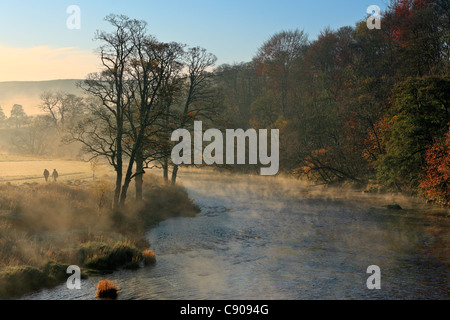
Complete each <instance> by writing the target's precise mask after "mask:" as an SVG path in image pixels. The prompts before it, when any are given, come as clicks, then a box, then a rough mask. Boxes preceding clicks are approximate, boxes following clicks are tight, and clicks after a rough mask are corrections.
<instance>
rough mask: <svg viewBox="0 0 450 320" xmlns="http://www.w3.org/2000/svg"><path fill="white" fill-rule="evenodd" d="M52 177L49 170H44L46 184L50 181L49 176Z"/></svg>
mask: <svg viewBox="0 0 450 320" xmlns="http://www.w3.org/2000/svg"><path fill="white" fill-rule="evenodd" d="M49 175H50V172H48V170H47V169H45V170H44V178H45V182H47V181H48V176H49Z"/></svg>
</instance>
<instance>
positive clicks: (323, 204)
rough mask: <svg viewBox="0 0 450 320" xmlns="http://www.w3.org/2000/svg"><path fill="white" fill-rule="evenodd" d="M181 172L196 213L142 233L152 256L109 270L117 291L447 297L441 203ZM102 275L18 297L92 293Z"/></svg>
mask: <svg viewBox="0 0 450 320" xmlns="http://www.w3.org/2000/svg"><path fill="white" fill-rule="evenodd" d="M181 181H182V183H183V184H184V186H185V187H186V188H187V189H188V191H189V194H190V196H191V197H192V198H193V199H195V201H196V203H197V204H199V205H200V206H201V208H202V211H201V213H200V214H199V215H198V216H197V217H195V218H176V219H171V220H168V221H165V222H162V223H161V224H160V225H159V226H158V227H156V228H154V229H152V230H151V231H149V232H148V234H147V237H148V239H149V241H150V243H151V244H152V248H151V249H153V250H154V251H155V252H156V254H157V263H156V264H155V265H154V266H152V267H146V268H141V269H139V270H136V271H125V270H124V271H118V272H115V273H114V274H111V275H108V278H109V279H110V280H115V281H117V283H118V285H119V286H120V288H121V291H120V294H119V298H120V299H448V298H450V293H449V287H450V286H449V284H450V283H449V275H450V252H449V243H450V236H449V219H450V218H448V217H447V213H445V212H439V211H430V212H426V211H425V209H423V208H417V207H416V204H413V203H409V204H404V203H402V206H404V207H405V208H406V210H400V211H391V210H387V209H384V208H382V207H381V206H382V205H383V204H387V203H383V202H382V201H385V199H384V200H383V199H375V198H373V197H370V198H368V197H364V196H361V195H357V194H354V195H352V194H349V195H347V197H349V198H347V199H346V197H345V196H343V195H342V194H331V193H330V194H329V195H328V196H324V194H322V193H319V192H313V189H311V188H307V187H305V186H302V185H301V184H300V183H296V182H291V181H288V180H286V181H285V180H283V179H272V178H266V177H245V176H244V177H238V178H237V177H235V176H226V175H224V176H218V175H214V176H213V177H211V176H210V175H208V174H203V173H202V174H200V173H198V172H197V173H195V174H194V173H190V174H189V173H185V174H184V175H183V176H181ZM358 197H360V199H358ZM355 199H356V200H355ZM350 200H355V201H350ZM369 200H370V201H369ZM369 265H378V266H379V267H380V268H381V290H368V289H367V287H366V280H367V278H368V276H369V274H367V273H366V270H367V267H368V266H369ZM99 279H101V278H98V277H91V278H89V279H86V280H82V289H81V290H68V289H67V288H66V286H65V284H63V285H61V286H58V287H56V288H53V289H50V290H42V291H39V292H37V293H34V294H32V295H28V296H26V297H24V298H25V299H95V292H96V289H95V286H96V284H97V282H98V281H99Z"/></svg>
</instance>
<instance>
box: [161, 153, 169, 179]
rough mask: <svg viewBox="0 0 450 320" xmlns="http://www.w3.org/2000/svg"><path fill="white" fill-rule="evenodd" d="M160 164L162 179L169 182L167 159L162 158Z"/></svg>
mask: <svg viewBox="0 0 450 320" xmlns="http://www.w3.org/2000/svg"><path fill="white" fill-rule="evenodd" d="M162 166H163V176H164V181H165V182H166V183H169V160H168V159H167V158H164V163H163V165H162Z"/></svg>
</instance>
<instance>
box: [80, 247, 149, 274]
mask: <svg viewBox="0 0 450 320" xmlns="http://www.w3.org/2000/svg"><path fill="white" fill-rule="evenodd" d="M78 256H79V258H80V260H81V263H82V265H83V266H85V267H86V268H89V269H96V270H102V271H112V270H115V269H116V268H118V267H126V268H127V267H128V268H132V267H135V266H136V264H137V263H139V262H140V261H142V253H141V252H140V251H139V250H138V249H137V248H136V247H135V246H133V245H132V244H131V243H129V242H124V241H118V242H116V243H114V244H112V245H111V244H107V243H104V242H95V241H93V242H88V243H84V244H82V245H81V246H80V249H79V251H78Z"/></svg>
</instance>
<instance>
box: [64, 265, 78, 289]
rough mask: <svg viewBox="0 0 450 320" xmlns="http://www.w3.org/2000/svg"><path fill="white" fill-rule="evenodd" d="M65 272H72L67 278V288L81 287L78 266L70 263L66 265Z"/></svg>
mask: <svg viewBox="0 0 450 320" xmlns="http://www.w3.org/2000/svg"><path fill="white" fill-rule="evenodd" d="M66 273H68V274H72V275H71V276H70V277H69V278H67V289H70V290H73V289H81V270H80V267H78V266H75V265H71V266H69V267H67V271H66Z"/></svg>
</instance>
